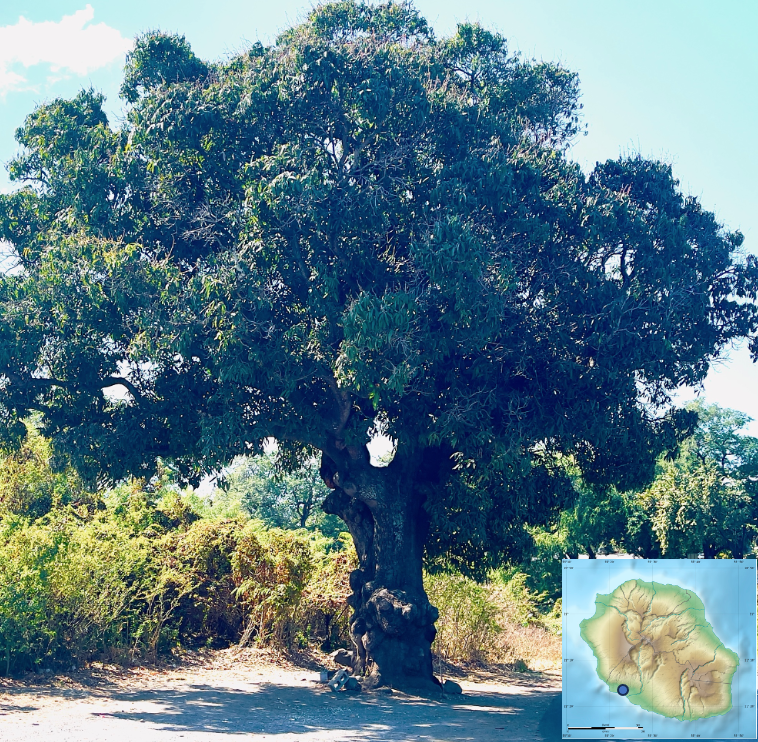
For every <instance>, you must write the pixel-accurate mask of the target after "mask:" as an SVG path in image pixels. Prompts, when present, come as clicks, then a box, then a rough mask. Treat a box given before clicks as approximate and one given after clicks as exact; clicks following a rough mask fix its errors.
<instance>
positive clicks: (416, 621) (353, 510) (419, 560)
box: [321, 452, 449, 692]
mask: <svg viewBox="0 0 758 742" xmlns="http://www.w3.org/2000/svg"><path fill="white" fill-rule="evenodd" d="M443 458H444V457H443ZM340 459H341V461H340V463H339V464H337V463H335V461H334V460H333V459H332V458H330V457H329V456H327V455H324V456H323V457H322V463H321V476H322V477H323V479H324V481H325V482H326V484H327V485H328V486H329V487H330V488H331V489H332V490H333V491H332V492H331V493H330V494H329V495H328V497H327V498H326V499H325V500H324V502H323V504H322V508H323V509H324V510H325V511H326V512H327V513H333V514H335V515H337V516H339V517H340V518H341V519H342V520H343V521H344V522H345V524H346V525H347V527H348V529H349V531H350V534H351V535H352V537H353V542H354V543H355V548H356V551H357V552H358V559H359V564H360V567H359V568H358V569H356V570H355V571H354V572H352V573H351V575H350V587H351V589H352V591H353V593H352V595H351V596H350V597H349V598H348V603H349V604H350V606H351V607H352V608H353V615H352V617H351V620H350V634H351V636H352V639H353V643H354V644H355V651H356V661H355V664H354V667H353V669H354V671H355V672H356V673H358V674H363V675H366V679H365V680H364V683H363V685H364V688H376V687H379V686H382V685H387V686H391V687H396V688H406V689H409V690H415V691H420V692H439V690H440V685H439V681H438V680H437V678H435V677H434V674H433V671H432V650H431V645H432V641H434V637H435V635H436V633H437V630H436V629H435V628H434V622H435V621H436V620H437V617H438V611H437V609H436V608H435V607H434V606H432V605H431V604H430V603H429V600H428V598H427V596H426V593H425V592H424V584H423V571H422V567H423V557H424V542H425V539H426V536H427V530H428V518H427V515H426V511H425V510H424V507H423V505H424V500H425V497H426V492H427V491H428V487H429V486H432V485H433V484H434V480H438V479H439V471H440V466H439V463H440V454H439V452H428V453H427V454H426V455H424V456H422V457H420V458H419V460H418V464H417V465H416V466H414V467H413V468H410V467H407V466H402V465H401V464H400V463H399V462H397V461H393V462H392V463H391V464H390V465H389V466H387V467H382V468H380V467H375V466H372V465H371V464H370V462H369V461H368V459H367V457H366V456H363V455H361V456H356V457H355V458H352V457H347V456H346V457H344V458H343V457H340ZM447 459H448V461H449V454H448V456H447ZM443 468H444V466H443Z"/></svg>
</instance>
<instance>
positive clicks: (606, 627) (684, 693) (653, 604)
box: [579, 579, 739, 721]
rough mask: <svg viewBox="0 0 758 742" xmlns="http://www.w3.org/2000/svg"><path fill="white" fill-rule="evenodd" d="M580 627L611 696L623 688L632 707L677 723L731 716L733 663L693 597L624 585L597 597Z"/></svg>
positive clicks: (654, 586) (678, 590)
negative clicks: (589, 616) (592, 611)
mask: <svg viewBox="0 0 758 742" xmlns="http://www.w3.org/2000/svg"><path fill="white" fill-rule="evenodd" d="M579 626H580V629H581V637H582V639H584V641H585V642H587V644H589V646H590V647H591V649H592V651H593V653H594V655H595V657H596V658H597V673H598V675H599V677H600V679H601V680H602V681H603V682H604V683H606V684H607V685H608V687H609V689H610V690H611V691H613V692H616V691H617V689H618V687H619V685H626V686H627V687H628V688H629V692H628V695H627V696H626V698H628V700H629V701H630V702H631V703H634V704H636V705H637V706H640V707H641V708H643V709H645V710H647V711H652V712H653V713H656V714H661V715H662V716H666V717H669V718H674V719H679V720H680V721H694V720H695V719H704V718H706V717H708V716H718V715H720V714H725V713H726V712H727V711H729V710H730V709H731V707H732V692H731V681H732V676H733V675H734V673H735V671H736V669H737V667H738V665H739V658H738V656H737V655H736V654H735V653H734V652H733V651H731V650H730V649H727V648H726V647H725V646H724V644H723V642H722V641H721V640H720V639H719V638H718V637H717V636H716V634H715V633H714V631H713V628H712V627H711V625H710V624H709V623H708V622H707V621H706V620H705V607H704V605H703V602H702V601H701V600H700V598H698V596H697V595H695V593H693V592H692V591H691V590H686V589H684V588H682V587H678V586H677V585H662V584H660V583H658V582H645V581H644V580H639V579H637V580H628V581H627V582H625V583H623V584H622V585H619V586H618V587H617V588H616V589H615V590H614V591H613V592H612V593H610V594H608V595H600V594H599V595H598V596H597V598H596V599H595V615H594V616H593V617H592V618H588V619H585V620H584V621H582V622H581V623H580V625H579ZM622 690H623V689H622Z"/></svg>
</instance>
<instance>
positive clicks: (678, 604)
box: [563, 559, 756, 739]
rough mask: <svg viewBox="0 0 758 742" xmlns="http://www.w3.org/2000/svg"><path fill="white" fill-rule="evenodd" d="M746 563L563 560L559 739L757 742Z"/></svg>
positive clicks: (750, 569)
mask: <svg viewBox="0 0 758 742" xmlns="http://www.w3.org/2000/svg"><path fill="white" fill-rule="evenodd" d="M755 566H756V563H755V561H753V560H724V559H720V560H642V559H607V560H606V559H602V560H600V559H597V560H588V559H587V560H565V561H564V563H563V607H564V620H563V624H564V630H563V637H564V663H563V667H564V673H563V689H564V690H563V701H564V703H563V706H564V708H563V722H564V730H563V731H564V734H563V736H564V738H566V737H571V738H603V739H606V738H609V737H615V738H620V739H623V738H644V739H651V738H658V739H677V738H687V739H691V738H692V737H696V738H697V737H700V738H701V739H707V738H709V737H729V738H732V739H734V738H735V737H736V738H738V739H740V738H741V739H755V738H756V715H755V714H756V709H755V707H756V663H755V645H756V617H755V613H756V569H755Z"/></svg>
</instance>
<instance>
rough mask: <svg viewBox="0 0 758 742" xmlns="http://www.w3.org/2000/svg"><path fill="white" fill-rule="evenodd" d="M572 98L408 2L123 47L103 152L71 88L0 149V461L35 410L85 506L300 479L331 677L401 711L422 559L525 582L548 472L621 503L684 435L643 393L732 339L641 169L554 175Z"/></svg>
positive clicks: (557, 494) (548, 489)
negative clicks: (327, 625) (5, 168)
mask: <svg viewBox="0 0 758 742" xmlns="http://www.w3.org/2000/svg"><path fill="white" fill-rule="evenodd" d="M578 91H579V88H578V80H577V77H576V75H575V74H573V73H571V72H568V71H566V70H564V69H563V68H562V67H560V66H559V65H555V64H550V63H543V62H540V63H538V62H535V61H530V60H526V59H523V58H521V57H520V56H518V55H515V54H512V53H510V52H509V51H508V47H507V44H506V41H505V39H504V38H503V37H501V36H500V35H498V34H494V33H491V32H488V31H486V30H485V29H483V28H481V27H480V26H478V25H476V24H469V23H465V24H461V25H459V26H458V28H457V31H456V32H455V34H453V35H452V36H451V37H449V38H442V39H438V38H436V37H435V35H434V33H433V31H432V29H431V28H430V26H429V25H428V24H427V22H426V21H425V20H424V19H423V18H422V17H421V16H420V15H419V14H418V13H417V12H416V11H415V9H414V8H413V7H412V6H411V5H410V4H407V3H395V2H388V3H364V2H358V1H355V0H340V1H339V2H335V3H330V4H326V5H322V6H319V7H317V8H315V9H314V10H313V11H312V12H311V13H310V14H309V15H308V17H307V19H306V20H305V21H304V22H303V23H302V24H300V25H297V26H294V27H293V28H290V29H288V30H287V31H285V32H284V33H283V34H282V35H281V36H280V37H279V38H278V39H277V40H276V42H275V43H274V44H272V45H270V46H263V45H262V44H254V45H253V46H252V47H251V48H250V49H249V50H247V51H246V52H244V53H242V54H239V55H237V56H235V57H233V58H232V59H230V60H229V61H226V62H223V63H217V64H211V63H207V62H204V61H202V60H199V59H198V58H197V57H196V56H195V55H194V53H193V52H192V50H191V49H190V48H189V46H188V45H187V43H186V42H185V40H184V39H183V38H181V37H175V36H170V35H166V34H161V33H148V34H146V35H144V36H142V37H141V38H139V39H138V40H137V43H136V46H135V48H134V50H133V51H132V52H131V53H130V55H129V57H128V60H127V67H126V71H125V79H124V85H123V88H122V94H123V95H124V98H125V100H126V101H127V102H128V112H127V118H126V121H125V123H124V124H123V126H122V127H121V128H119V129H113V128H111V127H110V126H109V123H108V121H107V118H106V115H105V113H104V111H103V100H102V97H101V96H100V95H98V94H96V93H95V92H93V91H82V92H81V93H80V94H79V95H78V96H76V97H75V98H74V99H72V100H55V101H52V102H50V103H46V104H44V105H42V106H40V107H39V108H37V110H35V111H34V112H33V113H31V114H30V115H29V116H28V117H27V119H26V121H25V122H24V124H23V125H22V126H21V128H20V129H19V130H18V132H17V139H18V142H19V144H20V145H21V149H20V152H19V154H18V156H17V157H16V158H15V159H14V160H13V161H12V162H11V164H10V175H11V177H12V179H13V180H14V181H15V182H16V183H18V185H19V188H18V190H16V191H15V192H13V193H9V194H3V195H0V239H3V240H6V241H7V242H9V243H10V245H11V247H12V248H13V249H14V250H15V252H16V254H17V256H18V268H17V270H16V271H15V272H12V273H11V274H8V275H5V276H3V277H2V279H0V441H1V442H3V443H5V444H7V445H11V446H18V445H19V444H20V443H21V441H22V440H23V437H24V435H25V427H24V425H23V424H22V420H23V419H25V418H26V417H27V416H28V415H29V414H30V413H31V412H33V411H36V412H37V413H38V414H39V415H40V417H41V420H42V426H43V431H44V433H45V435H46V436H48V437H49V438H50V439H51V440H52V445H53V447H54V451H55V453H56V456H57V457H58V458H59V459H60V460H61V462H62V465H63V464H65V463H66V462H70V464H71V465H72V466H73V467H74V468H75V469H76V470H77V471H78V472H79V474H80V476H81V477H82V478H83V479H84V480H85V481H86V482H95V481H103V480H105V479H109V480H111V481H117V480H120V479H122V478H124V477H126V476H128V475H132V476H138V477H148V478H149V477H150V476H152V474H153V473H154V472H155V471H156V467H157V466H158V463H159V462H160V461H162V460H168V461H170V462H171V464H172V466H175V467H176V469H177V471H178V472H179V474H180V476H181V477H183V478H184V479H185V480H187V481H190V482H193V481H198V480H199V479H200V477H201V476H202V475H203V474H204V473H207V472H210V471H213V470H217V469H219V468H222V467H223V466H226V465H228V463H229V462H230V461H231V460H232V459H233V458H234V457H235V456H238V455H246V454H250V453H260V452H262V450H263V447H264V442H265V441H266V440H267V439H269V438H275V439H277V441H278V443H279V451H280V462H281V463H282V465H283V466H285V467H287V466H289V467H296V466H299V465H301V464H302V463H303V462H304V461H306V460H308V459H310V458H312V457H313V456H314V455H316V454H317V452H320V457H321V474H322V477H323V480H324V482H325V483H326V485H327V486H328V487H329V488H330V489H332V490H333V493H332V494H331V495H329V497H327V499H326V501H325V504H324V507H325V510H326V511H327V512H329V513H331V514H333V515H336V516H339V517H340V518H341V519H342V520H343V521H344V522H345V523H346V525H347V527H348V528H349V530H350V532H351V535H352V537H353V540H354V543H355V546H356V550H357V554H358V559H359V565H360V569H359V571H358V572H356V573H355V575H354V577H353V579H352V580H351V587H352V588H353V595H352V597H351V605H352V607H353V608H354V615H353V618H352V619H351V622H352V623H351V632H352V634H353V640H354V641H355V643H356V647H357V650H358V653H359V655H360V657H361V668H359V669H365V670H366V671H367V672H369V668H368V665H372V666H373V669H372V670H370V672H371V682H372V683H374V684H382V683H390V684H391V683H396V682H397V683H401V684H402V683H403V682H404V680H405V679H407V678H415V679H416V680H418V682H420V683H422V684H424V683H426V685H427V688H429V689H432V688H433V687H434V683H433V677H432V669H431V653H430V644H431V641H432V639H433V638H434V635H435V630H434V621H435V617H436V611H435V609H434V608H433V607H432V606H431V605H430V604H429V601H428V600H427V598H426V596H425V594H424V588H423V581H422V565H423V562H424V560H426V562H427V564H428V565H430V566H433V567H449V566H451V565H455V566H456V567H457V568H458V569H460V570H463V571H465V572H468V573H477V572H478V573H479V574H484V573H485V572H486V570H487V569H488V568H489V567H491V566H492V565H494V564H496V563H498V562H502V561H503V560H504V559H506V558H509V557H510V558H520V557H522V556H523V555H524V553H525V552H526V551H528V548H529V547H530V544H531V538H530V536H529V530H528V528H527V527H526V526H527V524H528V523H529V522H531V525H532V526H539V525H545V524H547V523H549V522H551V521H552V520H553V519H554V518H555V517H556V516H557V514H558V512H559V511H560V510H561V509H562V508H564V507H566V506H570V505H571V503H572V502H573V500H574V498H575V494H576V491H575V488H574V487H573V486H572V482H571V478H570V477H569V476H568V475H567V472H566V470H565V467H564V466H563V465H562V463H561V462H562V461H563V460H564V459H565V458H570V459H571V460H572V462H573V463H574V465H575V466H576V467H577V468H578V469H579V471H580V472H581V477H582V479H583V481H584V482H586V483H587V485H588V486H590V487H601V488H608V487H611V486H617V487H619V488H620V489H622V490H627V489H630V488H640V487H644V486H645V485H647V484H648V483H649V481H650V480H652V478H653V476H654V474H655V463H656V460H657V458H658V457H659V455H660V454H662V453H664V452H672V451H674V450H675V449H676V447H677V445H678V443H679V442H680V441H681V439H682V438H683V437H684V436H685V435H686V434H687V433H689V432H690V431H691V429H692V426H693V424H694V415H693V414H690V413H687V412H686V411H677V410H675V409H672V408H671V405H670V403H671V393H672V392H673V391H674V390H676V389H677V388H678V387H679V386H681V385H683V384H690V385H691V384H696V383H697V382H699V381H701V380H702V379H703V378H704V377H705V375H706V373H707V371H708V368H709V364H710V361H711V360H712V359H713V358H714V357H716V356H718V355H719V354H720V352H721V351H722V349H724V348H725V347H726V346H727V345H728V344H729V343H730V342H731V341H732V340H734V339H735V338H741V337H746V336H747V337H753V336H754V334H755V331H756V327H757V326H758V314H757V312H756V305H755V303H754V302H755V299H756V292H757V291H758V265H757V264H756V260H755V259H754V258H753V257H747V258H743V257H741V256H740V254H739V248H740V246H741V244H742V235H740V234H739V233H736V232H734V233H732V232H728V231H727V230H725V229H724V228H723V227H722V226H721V225H720V224H719V223H718V222H717V220H716V218H715V217H714V215H713V214H711V213H709V212H707V211H705V210H704V209H703V208H702V207H701V205H700V204H699V202H698V201H697V199H695V198H692V197H687V196H685V195H683V194H682V193H681V191H680V189H679V187H678V182H677V181H676V179H675V178H674V176H673V174H672V170H671V167H670V166H668V165H666V164H664V163H661V162H654V161H648V160H645V159H643V158H641V157H631V158H622V159H619V160H614V161H609V162H605V163H599V164H598V165H597V166H596V167H595V168H594V169H593V170H592V172H590V173H588V174H585V173H583V172H582V171H581V169H580V168H579V167H578V166H577V165H576V164H574V163H572V162H571V161H570V160H569V159H568V158H567V156H566V149H567V148H568V146H569V145H570V143H571V140H572V137H573V136H575V134H576V133H577V132H578V130H579V120H578V113H579V92H578ZM377 432H384V433H385V434H387V435H388V436H390V438H391V439H392V440H393V441H394V443H395V449H394V458H393V459H392V461H391V462H390V463H389V465H388V466H385V467H376V466H373V465H372V464H371V461H370V456H369V454H368V451H367V449H366V443H367V442H368V440H369V438H370V437H371V436H373V435H375V434H376V433H377ZM414 682H415V681H414Z"/></svg>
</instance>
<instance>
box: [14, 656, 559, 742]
mask: <svg viewBox="0 0 758 742" xmlns="http://www.w3.org/2000/svg"><path fill="white" fill-rule="evenodd" d="M321 659H323V658H321ZM318 660H319V658H314V657H313V656H304V657H302V658H300V659H299V660H298V662H297V665H296V664H293V663H292V662H290V661H286V660H283V659H281V658H278V657H276V656H275V655H272V654H271V653H265V652H255V651H247V652H245V653H244V654H243V655H241V656H237V657H235V656H234V654H233V652H231V651H224V652H209V653H203V654H188V655H186V656H185V657H184V658H183V659H182V660H181V661H180V662H179V663H178V664H176V665H175V666H169V667H164V668H162V669H147V668H131V669H127V670H125V669H121V668H118V667H111V666H102V665H94V666H93V667H90V668H88V669H87V670H86V671H81V672H73V673H70V674H66V675H50V676H45V675H43V676H38V675H29V676H26V677H25V678H22V679H17V680H7V681H4V682H2V684H0V739H1V740H2V742H16V741H18V742H21V740H23V741H24V742H37V740H39V741H41V740H45V742H90V741H92V742H94V741H95V740H97V742H102V741H103V740H107V742H121V741H122V740H124V741H126V740H129V741H130V742H131V741H132V740H136V741H137V742H175V741H176V740H183V741H185V742H200V741H201V740H203V741H205V740H208V741H211V740H212V741H213V742H222V741H223V740H239V739H240V738H243V739H251V740H256V741H257V740H277V742H321V741H322V740H323V741H326V740H329V741H330V742H332V741H340V742H341V741H342V740H356V741H358V740H360V741H365V742H373V741H374V740H376V741H377V742H378V741H379V740H382V742H384V741H387V742H390V741H393V742H394V741H398V742H400V741H405V740H429V741H430V742H432V741H433V742H443V741H444V742H448V741H450V742H452V741H456V742H457V741H459V740H460V741H464V740H472V741H474V740H475V741H476V742H494V741H495V740H497V741H498V742H499V741H500V740H514V741H516V740H530V741H532V742H534V741H538V740H551V742H552V741H553V740H558V739H560V677H559V676H557V675H550V674H548V673H513V672H509V671H508V670H507V669H502V668H501V669H499V670H495V671H482V670H478V671H477V670H475V671H470V672H469V673H468V679H464V678H463V677H461V674H462V673H461V672H456V673H455V675H456V676H457V677H455V680H456V681H457V682H459V683H460V684H461V685H462V686H463V691H464V692H463V695H460V696H445V697H444V698H443V699H442V700H429V699H424V698H418V697H414V696H408V695H405V694H402V693H398V692H394V693H392V694H386V693H360V694H355V695H350V694H347V693H339V694H335V693H332V692H331V691H330V690H328V689H327V688H326V687H325V686H324V685H321V684H320V683H318V682H317V679H318V667H319V664H320V662H319V661H318ZM298 665H301V666H300V667H298Z"/></svg>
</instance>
